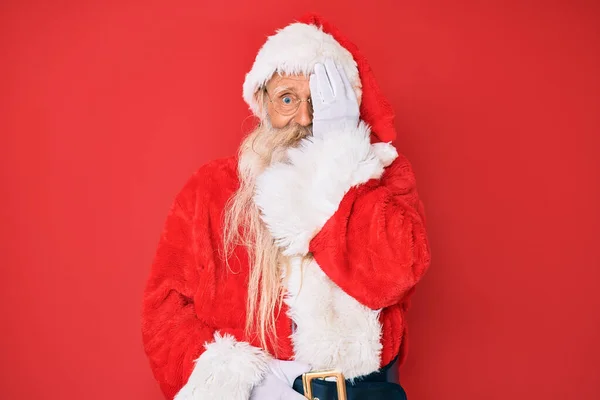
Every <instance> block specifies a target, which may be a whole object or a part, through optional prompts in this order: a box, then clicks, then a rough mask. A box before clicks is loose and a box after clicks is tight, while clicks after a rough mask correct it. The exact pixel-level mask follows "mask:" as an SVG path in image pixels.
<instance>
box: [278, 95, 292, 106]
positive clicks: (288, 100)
mask: <svg viewBox="0 0 600 400" xmlns="http://www.w3.org/2000/svg"><path fill="white" fill-rule="evenodd" d="M293 101H294V100H292V98H291V97H290V96H283V98H282V99H281V102H282V103H283V104H285V105H286V106H287V105H290V104H292V103H293Z"/></svg>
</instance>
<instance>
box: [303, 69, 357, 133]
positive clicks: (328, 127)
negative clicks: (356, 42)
mask: <svg viewBox="0 0 600 400" xmlns="http://www.w3.org/2000/svg"><path fill="white" fill-rule="evenodd" d="M310 96H311V101H312V106H313V122H312V123H313V136H314V137H323V136H324V135H326V134H327V133H328V132H332V131H340V130H344V129H353V128H356V127H357V126H358V119H359V117H360V111H359V107H358V100H357V99H356V93H354V89H352V85H351V84H350V82H349V81H348V77H347V76H346V73H345V72H344V69H343V68H341V67H337V66H336V64H335V63H334V62H333V60H331V59H327V60H325V66H323V64H316V65H315V72H314V73H312V74H311V75H310Z"/></svg>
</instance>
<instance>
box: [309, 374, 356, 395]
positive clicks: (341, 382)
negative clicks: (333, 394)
mask: <svg viewBox="0 0 600 400" xmlns="http://www.w3.org/2000/svg"><path fill="white" fill-rule="evenodd" d="M317 378H336V382H335V383H336V386H337V395H338V400H346V378H344V374H342V373H341V372H339V371H336V370H328V371H314V372H307V373H305V374H302V386H303V387H304V397H306V398H307V399H309V400H318V399H317V398H313V396H312V386H311V382H312V380H313V379H317Z"/></svg>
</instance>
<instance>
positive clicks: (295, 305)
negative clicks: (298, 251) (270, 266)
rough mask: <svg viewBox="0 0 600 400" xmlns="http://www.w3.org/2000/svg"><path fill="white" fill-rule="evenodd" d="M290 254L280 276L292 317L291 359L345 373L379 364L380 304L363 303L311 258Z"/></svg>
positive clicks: (363, 372)
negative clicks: (288, 265)
mask: <svg viewBox="0 0 600 400" xmlns="http://www.w3.org/2000/svg"><path fill="white" fill-rule="evenodd" d="M301 264H302V261H301V258H300V257H293V258H292V260H291V268H290V275H289V276H288V277H287V279H285V278H284V281H285V282H286V284H287V293H286V297H285V299H284V301H285V302H286V304H287V305H288V307H289V312H288V315H289V316H290V318H291V319H292V320H293V321H294V322H295V323H296V329H295V331H294V333H293V334H292V341H293V344H294V354H295V357H294V358H295V359H296V360H298V361H302V362H305V363H308V364H310V365H311V366H312V367H313V369H314V370H321V369H338V370H340V371H341V372H342V373H343V374H344V376H345V377H346V378H347V379H353V378H356V377H358V376H361V375H366V374H369V373H371V372H373V371H376V370H377V369H379V366H380V358H381V350H382V345H381V324H380V323H379V313H380V310H372V309H370V308H368V307H365V306H363V305H362V304H360V303H359V302H358V301H356V300H355V299H354V298H352V297H350V296H349V295H347V294H346V293H345V292H344V291H342V290H341V289H340V288H339V287H338V286H337V285H335V284H334V283H333V282H332V281H331V280H330V279H329V278H328V277H327V276H326V275H325V274H324V273H323V271H321V269H320V268H319V266H318V265H317V263H316V262H315V261H314V260H312V261H309V262H305V263H304V265H301Z"/></svg>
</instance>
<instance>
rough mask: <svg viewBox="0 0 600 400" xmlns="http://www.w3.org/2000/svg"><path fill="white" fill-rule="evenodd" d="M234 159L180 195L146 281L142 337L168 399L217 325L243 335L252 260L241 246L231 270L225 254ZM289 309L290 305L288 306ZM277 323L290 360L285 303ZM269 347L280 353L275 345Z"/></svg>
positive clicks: (202, 172)
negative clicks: (224, 235) (226, 211)
mask: <svg viewBox="0 0 600 400" xmlns="http://www.w3.org/2000/svg"><path fill="white" fill-rule="evenodd" d="M236 165H237V164H236V159H235V158H229V159H224V160H216V161H213V162H211V163H209V164H207V165H205V166H203V167H201V168H200V169H199V170H198V171H197V172H196V173H195V174H194V175H193V176H192V178H191V179H190V180H189V181H188V183H187V184H186V185H185V186H184V188H183V189H182V190H181V192H180V193H179V194H178V195H177V196H176V199H175V201H174V204H173V206H172V208H171V211H170V212H169V214H168V216H167V219H166V223H165V228H164V231H163V233H162V236H161V238H160V241H159V244H158V248H157V251H156V256H155V258H154V262H153V265H152V268H151V272H150V275H149V278H148V281H147V284H146V288H145V292H144V299H143V310H142V336H143V342H144V348H145V352H146V354H147V356H148V358H149V361H150V366H151V369H152V371H153V374H154V377H155V378H156V380H157V381H158V382H159V384H160V387H161V389H162V391H163V393H164V395H165V396H166V398H173V396H174V395H175V394H176V393H177V392H178V391H179V389H181V387H183V385H184V384H185V382H187V379H188V377H189V375H190V374H191V372H192V370H193V367H194V364H193V361H194V360H195V359H196V358H198V357H199V356H200V355H201V354H202V353H203V352H204V347H203V345H204V343H206V342H212V341H213V333H214V332H215V331H216V330H219V331H220V332H222V333H230V334H232V335H233V336H235V337H236V339H237V340H240V341H246V342H249V343H251V344H253V345H254V346H259V344H258V342H256V341H255V340H254V339H251V338H248V337H246V336H245V335H244V326H245V321H246V318H245V309H246V298H247V280H248V262H247V255H246V251H245V249H243V248H242V247H238V248H237V249H236V250H235V252H234V255H233V256H232V261H231V267H232V270H233V272H234V273H232V272H228V271H227V267H226V266H225V263H224V262H223V261H222V259H221V253H220V251H221V249H222V232H223V226H222V218H221V217H222V211H223V210H224V207H225V202H226V201H227V199H228V198H229V197H230V196H231V195H232V194H233V192H234V191H235V190H236V189H237V187H238V180H237V175H236ZM284 306H285V305H284ZM278 315H279V319H278V320H277V321H276V326H277V332H278V335H279V341H278V343H277V345H278V346H279V347H278V349H277V351H278V352H277V354H278V357H279V358H282V359H289V357H291V355H292V345H291V342H290V340H289V336H290V335H291V324H290V322H289V319H288V318H287V317H286V309H285V307H284V308H283V309H282V310H281V312H279V313H278ZM268 350H269V352H271V353H272V354H274V353H275V349H274V348H273V347H270V348H269V349H268Z"/></svg>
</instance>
